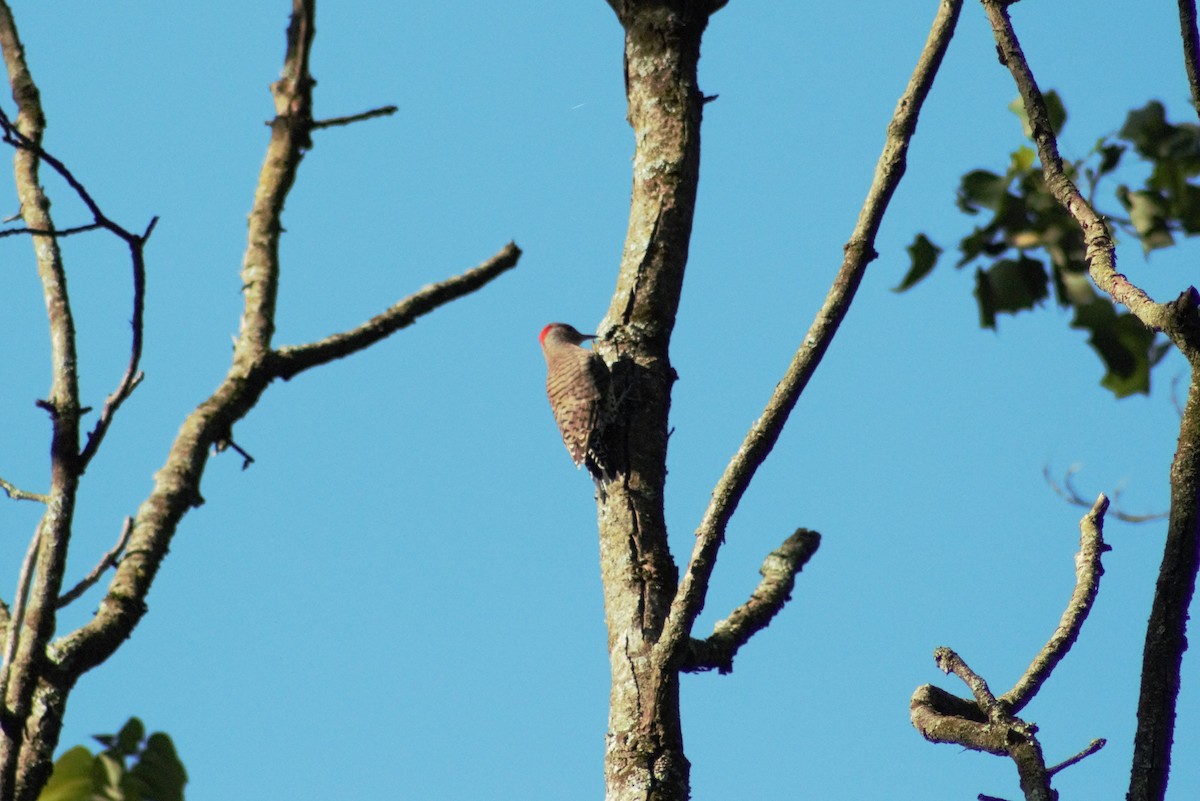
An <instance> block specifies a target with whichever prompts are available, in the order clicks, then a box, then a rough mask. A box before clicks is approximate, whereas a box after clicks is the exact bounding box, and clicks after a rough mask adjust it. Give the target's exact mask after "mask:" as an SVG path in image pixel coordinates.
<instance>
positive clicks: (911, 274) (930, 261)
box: [892, 234, 942, 292]
mask: <svg viewBox="0 0 1200 801" xmlns="http://www.w3.org/2000/svg"><path fill="white" fill-rule="evenodd" d="M905 250H907V251H908V259H909V262H910V263H911V265H912V266H911V267H909V268H908V272H907V273H906V274H905V276H904V278H903V280H901V281H900V285H899V286H898V287H896V288H895V289H893V290H892V291H893V292H903V291H904V290H906V289H910V288H912V287H913V286H915V285H916V283H917V282H918V281H920V280H921V279H922V278H924V277H925V276H927V275H929V273H930V272H931V271H932V270H933V268H934V266H935V265H936V264H937V260H938V256H940V255H941V254H942V249H941V248H940V247H938V246H937V245H935V244H934V243H933V242H931V241H930V240H929V237H927V236H925V234H917V236H916V238H914V239H913V243H912V244H911V245H909V246H908V247H906V248H905Z"/></svg>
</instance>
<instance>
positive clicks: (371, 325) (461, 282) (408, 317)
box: [271, 242, 521, 381]
mask: <svg viewBox="0 0 1200 801" xmlns="http://www.w3.org/2000/svg"><path fill="white" fill-rule="evenodd" d="M520 256H521V249H520V248H519V247H517V245H516V243H514V242H509V243H508V244H507V245H505V246H504V247H503V248H501V249H500V252H498V253H497V254H496V255H495V256H492V257H491V258H490V259H488V260H487V261H485V262H484V263H483V264H480V265H479V266H477V267H473V268H471V269H470V270H467V271H466V272H464V273H461V274H460V275H456V276H453V277H451V278H447V279H446V280H444V281H439V282H438V283H436V284H430V285H428V286H425V287H422V288H421V289H420V290H418V291H416V292H414V293H413V294H411V295H409V296H408V297H407V298H404V299H403V300H401V301H399V302H398V303H396V304H395V305H394V306H392V307H391V308H390V309H388V310H387V311H385V312H383V313H382V314H379V315H376V316H375V317H372V318H371V319H370V320H368V321H367V322H365V323H363V324H362V325H360V326H358V327H357V328H354V329H352V330H350V331H345V332H342V333H340V334H333V335H332V336H328V337H326V338H325V339H322V340H320V341H318V342H310V343H308V344H306V345H293V346H290V347H284V348H280V349H279V350H277V351H275V352H274V353H273V354H272V357H271V372H272V374H273V375H275V376H278V377H279V378H282V379H284V380H285V381H286V380H289V379H291V378H292V377H293V376H295V375H296V374H297V373H301V372H303V371H304V370H307V369H309V368H310V367H316V366H318V365H321V364H325V363H327V362H331V361H333V360H335V359H341V358H343V357H345V356H349V355H350V354H352V353H357V352H358V351H360V350H362V349H363V348H366V347H369V346H370V345H373V344H375V343H376V342H378V341H379V340H381V339H383V338H385V337H387V336H389V335H391V334H392V333H394V332H396V331H398V330H400V329H402V328H406V327H408V326H410V325H412V324H413V323H414V322H416V320H417V318H419V317H422V316H423V315H426V314H428V313H429V312H431V311H433V310H434V309H436V308H438V307H439V306H442V305H444V304H446V303H449V302H450V301H452V300H455V299H456V298H459V297H462V296H463V295H466V294H469V293H471V292H474V291H475V290H476V289H479V288H480V287H481V286H483V285H484V284H486V283H487V282H489V281H491V280H492V279H493V278H495V277H496V276H498V275H500V274H501V273H504V272H506V271H508V270H511V269H512V268H513V267H515V266H517V260H518V259H519V258H520Z"/></svg>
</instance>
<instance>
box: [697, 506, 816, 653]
mask: <svg viewBox="0 0 1200 801" xmlns="http://www.w3.org/2000/svg"><path fill="white" fill-rule="evenodd" d="M820 544H821V535H820V534H818V533H817V532H815V531H809V530H808V529H805V528H798V529H796V531H795V533H793V534H792V535H791V536H790V537H788V538H787V539H786V540H784V542H783V544H782V545H780V546H779V548H778V549H776V550H774V551H772V552H771V553H770V554H769V555H768V556H767V558H766V560H765V561H764V562H763V565H762V568H761V569H760V570H759V573H761V574H762V577H763V578H762V581H761V582H759V584H758V586H757V587H756V588H755V589H754V592H753V593H751V594H750V599H749V600H747V601H746V602H745V603H744V604H742V605H741V606H739V607H738V608H737V609H734V610H733V613H732V614H730V615H729V617H728V618H726V619H725V620H722V621H719V622H718V623H717V624H716V625H715V626H714V627H713V633H712V634H710V635H709V636H708V638H707V639H705V640H693V641H692V642H691V647H690V648H689V650H688V653H687V654H686V655H685V657H684V662H683V664H682V665H681V666H680V669H681V670H685V671H701V670H712V669H714V668H715V669H717V670H718V671H719V672H721V673H729V672H730V671H732V670H733V658H734V656H736V655H737V652H738V650H739V649H740V648H741V647H742V646H743V645H745V644H746V643H747V642H749V640H750V638H751V637H753V636H754V635H755V634H757V633H758V632H759V631H761V630H762V629H764V628H766V627H767V625H768V624H769V623H770V622H771V619H772V618H774V617H775V615H776V614H778V613H779V610H781V609H783V605H784V604H785V603H787V602H788V600H790V599H791V592H792V588H793V587H794V586H795V585H796V574H797V573H799V572H800V571H801V570H802V569H804V566H805V565H806V564H807V563H808V560H809V559H811V558H812V556H813V554H815V553H816V552H817V548H818V547H819V546H820Z"/></svg>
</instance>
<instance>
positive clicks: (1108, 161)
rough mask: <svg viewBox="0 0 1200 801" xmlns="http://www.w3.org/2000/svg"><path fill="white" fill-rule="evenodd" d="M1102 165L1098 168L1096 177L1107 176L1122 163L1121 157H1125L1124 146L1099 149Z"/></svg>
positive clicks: (1107, 146)
mask: <svg viewBox="0 0 1200 801" xmlns="http://www.w3.org/2000/svg"><path fill="white" fill-rule="evenodd" d="M1099 152H1100V164H1099V166H1097V167H1096V177H1097V178H1099V177H1100V176H1101V175H1107V174H1108V173H1110V172H1112V171H1113V170H1115V169H1116V168H1117V166H1118V165H1119V164H1120V163H1121V156H1123V155H1125V146H1124V145H1104V146H1102V147H1100V148H1099Z"/></svg>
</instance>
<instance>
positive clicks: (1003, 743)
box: [909, 495, 1108, 801]
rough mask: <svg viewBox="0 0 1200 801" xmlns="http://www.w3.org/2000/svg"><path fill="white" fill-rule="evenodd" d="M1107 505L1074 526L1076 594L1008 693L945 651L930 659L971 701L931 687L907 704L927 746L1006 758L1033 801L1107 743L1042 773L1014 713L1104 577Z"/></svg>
mask: <svg viewBox="0 0 1200 801" xmlns="http://www.w3.org/2000/svg"><path fill="white" fill-rule="evenodd" d="M1107 508H1108V499H1107V498H1105V497H1104V496H1103V495H1101V496H1100V497H1099V498H1098V499H1096V503H1095V504H1094V505H1093V506H1092V508H1091V510H1089V511H1088V513H1087V514H1086V515H1084V516H1083V519H1082V520H1080V521H1079V532H1080V534H1079V553H1078V555H1076V557H1075V590H1074V592H1073V593H1072V594H1071V600H1070V601H1069V602H1068V604H1067V609H1066V611H1065V612H1063V615H1062V619H1061V620H1060V621H1059V624H1058V628H1057V629H1055V631H1054V634H1053V635H1052V636H1051V637H1050V640H1049V642H1047V643H1046V645H1045V647H1043V648H1042V650H1041V651H1040V652H1038V655H1037V656H1036V657H1034V659H1033V662H1032V663H1031V664H1030V666H1029V669H1028V670H1026V671H1025V675H1024V676H1022V677H1021V679H1020V680H1019V681H1018V682H1017V684H1016V686H1014V687H1013V689H1012V690H1010V691H1009V692H1007V693H1005V694H1004V695H1002V696H1000V697H999V698H997V697H996V696H995V695H993V694H992V691H991V690H990V689H989V688H988V685H987V682H986V681H984V679H983V677H982V676H980V675H979V674H978V673H976V672H975V671H973V670H972V669H971V668H970V667H969V666H968V665H967V663H966V662H965V661H964V660H963V659H962V657H960V656H959V655H958V654H957V653H955V652H954V651H952V650H951V649H949V648H944V647H942V648H937V649H935V650H934V652H933V656H934V661H935V662H936V663H937V666H938V668H939V669H940V670H941V671H942V672H943V673H947V674H949V673H953V674H954V675H955V676H958V678H960V679H961V680H962V681H963V683H964V684H966V685H967V686H968V687H969V688H970V689H971V694H972V696H973V697H974V699H975V701H974V703H971V702H970V701H967V700H965V699H961V698H957V697H956V696H953V695H951V694H950V693H947V692H945V691H944V690H940V689H938V688H937V687H933V686H930V685H924V686H922V687H918V688H917V691H916V692H915V693H913V697H912V700H911V701H910V702H909V715H910V718H911V719H912V724H913V726H914V727H915V728H916V729H917V731H919V732H920V733H921V736H923V737H924V738H925V739H927V740H929V741H930V742H935V743H955V744H958V745H961V746H963V747H965V748H970V749H972V750H976V751H986V752H988V753H990V754H996V755H998V756H1007V757H1010V758H1011V759H1012V760H1013V762H1014V764H1015V765H1016V767H1017V774H1018V776H1019V777H1020V781H1021V789H1022V790H1023V791H1024V792H1025V797H1026V799H1029V800H1030V801H1033V799H1037V800H1038V801H1052V799H1054V798H1056V797H1057V796H1056V794H1055V793H1054V791H1053V790H1052V789H1051V788H1050V779H1051V778H1052V777H1053V775H1054V774H1055V773H1057V772H1058V771H1060V770H1062V769H1063V768H1066V767H1069V766H1070V765H1072V764H1074V763H1075V762H1078V761H1079V760H1081V759H1083V758H1084V757H1086V756H1087V755H1088V754H1090V753H1092V752H1094V751H1095V750H1098V749H1099V748H1100V747H1101V746H1103V744H1104V743H1103V741H1102V740H1101V741H1098V742H1099V745H1096V743H1093V744H1092V746H1089V749H1090V750H1087V751H1085V752H1083V753H1081V754H1079V755H1077V756H1076V757H1072V758H1071V759H1069V760H1067V761H1066V762H1063V763H1062V764H1060V765H1057V766H1056V767H1054V768H1051V769H1047V768H1046V762H1045V758H1044V757H1043V755H1042V749H1041V745H1040V744H1039V743H1038V741H1037V737H1036V736H1035V735H1036V733H1037V727H1036V726H1034V725H1032V724H1030V723H1026V722H1025V721H1023V720H1021V719H1020V718H1018V717H1017V716H1016V713H1017V712H1019V711H1020V710H1021V709H1022V708H1023V707H1024V706H1025V705H1026V704H1028V703H1029V701H1031V700H1032V699H1033V697H1034V695H1036V694H1037V692H1038V690H1039V689H1041V687H1042V685H1043V684H1044V683H1045V682H1046V680H1047V679H1048V678H1050V673H1051V672H1052V671H1053V670H1054V668H1055V666H1056V665H1058V663H1059V662H1060V661H1062V659H1063V657H1065V656H1066V655H1067V652H1068V651H1070V650H1071V646H1072V645H1074V644H1075V640H1076V639H1077V638H1078V636H1079V629H1080V627H1081V626H1082V625H1083V621H1084V620H1086V619H1087V616H1088V612H1089V611H1090V610H1091V606H1092V602H1093V601H1095V599H1096V592H1097V591H1098V589H1099V583H1100V576H1101V574H1102V573H1103V572H1104V571H1103V569H1102V568H1101V565H1100V556H1101V554H1103V553H1104V552H1105V551H1106V550H1108V546H1106V545H1105V544H1104V537H1103V524H1104V512H1105V510H1106V509H1107Z"/></svg>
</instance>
